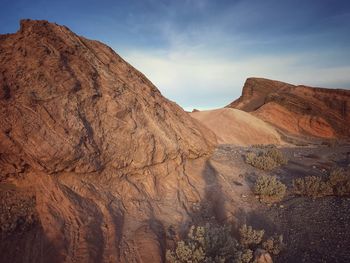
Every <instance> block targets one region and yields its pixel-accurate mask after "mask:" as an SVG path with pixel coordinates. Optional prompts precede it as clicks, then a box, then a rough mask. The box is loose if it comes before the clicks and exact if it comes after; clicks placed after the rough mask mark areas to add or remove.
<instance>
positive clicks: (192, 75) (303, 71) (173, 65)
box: [124, 49, 350, 109]
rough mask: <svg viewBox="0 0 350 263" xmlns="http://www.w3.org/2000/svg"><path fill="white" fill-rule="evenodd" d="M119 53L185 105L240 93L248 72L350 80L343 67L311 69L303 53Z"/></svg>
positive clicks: (337, 83) (332, 82)
mask: <svg viewBox="0 0 350 263" xmlns="http://www.w3.org/2000/svg"><path fill="white" fill-rule="evenodd" d="M228 52H229V51H228ZM214 53H215V52H214ZM215 54H216V53H215ZM124 57H125V59H126V60H127V61H128V62H130V63H131V64H132V65H134V66H135V67H136V68H137V69H139V70H140V71H141V72H143V73H144V74H145V75H146V76H147V77H148V78H149V79H150V80H151V81H152V82H153V83H154V84H155V85H156V86H157V87H158V88H159V89H160V91H161V92H162V93H163V95H165V96H166V97H168V98H170V99H171V100H174V101H176V102H177V103H179V104H180V105H181V106H182V107H184V108H186V109H190V108H200V109H204V108H214V107H223V106H225V105H226V104H228V103H229V102H231V101H233V100H234V99H236V98H237V97H238V96H239V95H240V94H241V90H242V87H243V84H244V81H245V79H246V78H247V77H251V76H257V77H265V78H271V79H276V80H281V81H285V82H290V83H293V84H305V85H311V86H324V87H336V88H337V87H342V85H346V84H347V83H349V82H350V76H349V72H350V67H349V66H344V67H330V68H325V67H322V68H317V67H315V66H314V65H312V64H311V65H308V63H306V60H307V59H308V57H307V56H306V55H305V54H298V55H284V56H283V55H270V56H257V57H255V58H245V59H242V58H241V59H237V60H235V59H232V58H226V57H225V56H223V55H221V56H214V55H212V54H211V52H210V50H207V51H204V50H196V49H194V50H187V51H184V52H180V51H179V50H170V51H167V52H165V51H163V52H154V51H144V50H134V51H129V52H125V54H124ZM300 65H306V66H300ZM344 88H346V87H344Z"/></svg>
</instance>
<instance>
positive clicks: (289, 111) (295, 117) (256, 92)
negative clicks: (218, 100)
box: [227, 78, 350, 138]
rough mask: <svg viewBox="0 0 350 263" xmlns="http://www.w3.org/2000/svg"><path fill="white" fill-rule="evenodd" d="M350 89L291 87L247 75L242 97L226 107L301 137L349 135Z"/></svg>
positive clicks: (338, 136)
mask: <svg viewBox="0 0 350 263" xmlns="http://www.w3.org/2000/svg"><path fill="white" fill-rule="evenodd" d="M349 105H350V91H349V90H341V89H325V88H313V87H307V86H302V85H299V86H294V85H291V84H287V83H283V82H280V81H274V80H268V79H261V78H248V79H247V81H246V82H245V84H244V87H243V91H242V96H241V97H240V98H239V99H237V100H235V101H234V102H232V103H231V104H229V105H228V106H227V107H229V108H236V109H240V110H244V111H247V112H250V113H252V114H254V115H255V116H257V117H259V118H261V119H263V120H265V121H267V122H269V123H271V124H272V125H274V126H276V127H278V128H280V129H281V130H282V131H284V132H287V133H290V134H293V135H300V136H305V135H306V136H312V137H321V138H343V137H349V136H350V108H349Z"/></svg>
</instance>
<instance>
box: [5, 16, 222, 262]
mask: <svg viewBox="0 0 350 263" xmlns="http://www.w3.org/2000/svg"><path fill="white" fill-rule="evenodd" d="M215 144H216V138H215V135H214V134H213V133H211V132H210V131H209V130H208V129H206V128H205V127H204V126H202V125H201V124H200V123H198V122H197V121H196V120H194V119H192V118H191V117H190V116H189V115H188V114H187V113H186V112H184V111H183V110H182V109H181V108H180V107H179V106H178V105H176V104H175V103H174V102H171V101H169V100H167V99H166V98H164V97H163V96H162V95H161V93H160V92H159V91H158V89H157V88H156V87H155V86H154V85H153V84H152V83H151V82H150V81H149V80H148V79H147V78H146V77H145V76H144V75H142V74H141V73H140V72H139V71H137V70H136V69H134V68H133V67H132V66H130V65H129V64H128V63H127V62H125V61H124V60H123V59H122V58H121V57H120V56H118V55H117V54H116V53H115V52H114V51H113V50H112V49H110V48H109V47H107V46H106V45H104V44H102V43H100V42H98V41H92V40H88V39H85V38H84V37H79V36H77V35H75V34H74V33H72V32H71V31H70V30H69V29H68V28H66V27H64V26H59V25H56V24H52V23H49V22H47V21H33V20H23V21H21V28H20V30H19V31H18V32H17V33H15V34H7V35H1V36H0V192H1V191H3V187H5V186H6V185H11V189H12V190H11V195H14V196H17V195H19V193H20V192H23V191H24V192H27V189H29V188H30V191H31V193H33V195H34V197H30V198H34V199H35V208H33V209H35V213H34V212H33V213H32V212H31V211H30V213H29V212H28V213H27V212H26V213H24V212H23V215H25V217H24V219H23V220H26V219H25V218H26V217H27V214H28V215H29V216H30V215H32V214H34V215H35V220H34V219H33V220H34V222H35V224H34V225H33V224H29V223H30V222H29V223H28V224H25V225H26V226H28V227H27V228H26V229H25V232H23V233H22V232H19V233H18V231H17V229H16V228H15V227H12V228H11V227H9V228H6V229H10V230H11V231H12V232H11V233H7V236H12V237H13V238H12V239H4V240H1V242H0V254H1V255H2V260H1V261H2V262H150V260H152V262H160V261H162V260H164V253H165V242H166V241H165V240H166V239H165V229H166V228H167V227H169V226H170V225H175V226H176V225H179V224H180V223H182V222H183V221H186V220H187V218H188V216H189V214H188V211H189V209H190V206H191V203H193V202H198V201H200V199H201V198H202V197H203V196H204V189H205V182H204V179H202V176H201V172H202V168H198V169H196V171H197V172H192V173H191V174H190V175H189V174H187V170H186V168H185V164H191V163H192V162H196V163H197V162H198V163H199V165H198V167H203V164H204V163H205V160H206V159H205V157H206V156H207V155H208V154H210V153H211V152H212V151H213V148H214V145H215ZM199 157H203V158H199ZM194 182H195V183H194ZM194 185H195V187H194ZM19 196H20V195H19ZM28 198H29V197H28ZM11 200H12V199H11ZM13 200H22V199H21V198H13ZM19 202H22V201H19ZM3 203H4V204H8V203H9V202H3ZM10 204H11V206H13V207H19V206H20V204H19V203H16V202H15V201H14V202H12V203H11V202H10ZM0 208H1V209H0V210H1V211H2V209H3V207H0ZM31 209H32V208H31ZM21 213H22V212H21ZM29 216H28V217H29ZM6 220H7V219H6ZM21 220H22V219H21ZM6 222H7V221H6ZM10 230H8V231H10ZM6 231H7V230H6ZM8 231H7V232H8ZM0 234H1V237H2V236H3V235H2V233H0Z"/></svg>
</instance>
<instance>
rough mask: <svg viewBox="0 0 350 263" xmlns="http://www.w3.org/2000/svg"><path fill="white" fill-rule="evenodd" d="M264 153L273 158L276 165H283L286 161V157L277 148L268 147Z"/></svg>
mask: <svg viewBox="0 0 350 263" xmlns="http://www.w3.org/2000/svg"><path fill="white" fill-rule="evenodd" d="M265 155H266V156H268V157H270V158H271V159H272V160H274V161H275V162H276V163H277V164H278V165H283V164H286V163H287V162H288V160H287V158H286V157H285V156H284V155H283V153H282V152H281V151H280V150H278V149H277V148H270V149H269V150H268V151H267V152H266V154H265Z"/></svg>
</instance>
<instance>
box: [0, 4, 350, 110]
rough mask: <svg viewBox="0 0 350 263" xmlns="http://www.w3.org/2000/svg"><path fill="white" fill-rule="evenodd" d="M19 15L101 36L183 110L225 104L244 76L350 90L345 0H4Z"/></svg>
mask: <svg viewBox="0 0 350 263" xmlns="http://www.w3.org/2000/svg"><path fill="white" fill-rule="evenodd" d="M22 18H30V19H45V20H49V21H50V22H56V23H58V24H61V25H66V26H67V27H68V28H70V29H71V30H72V31H74V32H75V33H77V34H78V35H83V36H85V37H87V38H90V39H96V40H99V41H102V42H104V43H106V44H107V45H109V46H110V47H112V48H113V49H114V50H115V51H116V52H117V53H118V54H119V55H121V56H122V57H123V58H124V59H125V60H127V61H128V62H129V63H130V64H132V65H133V66H134V67H136V68H137V69H138V70H140V71H141V72H142V73H144V74H145V75H146V76H147V77H148V78H149V79H150V80H151V81H152V82H153V83H154V84H155V85H156V86H157V87H158V89H159V90H160V91H161V92H162V94H163V95H164V96H165V97H167V98H169V99H171V100H173V101H175V102H177V103H178V104H179V105H180V106H182V107H183V108H184V109H187V110H191V109H192V108H197V109H211V108H218V107H223V106H225V105H227V104H228V103H230V102H231V101H233V100H234V99H236V98H237V97H239V96H240V94H241V91H242V87H243V84H244V82H245V80H246V78H248V77H264V78H270V79H275V80H280V81H284V82H289V83H292V84H305V85H310V86H318V87H328V88H344V89H350V1H348V0H263V1H262V0H255V1H254V0H231V1H229V0H216V1H214V0H158V1H156V0H125V1H121V0H114V1H112V0H99V1H96V0H77V1H74V0H70V1H68V0H59V1H51V0H31V1H28V0H1V8H0V34H4V33H13V32H16V31H17V30H18V28H19V20H20V19H22Z"/></svg>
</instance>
